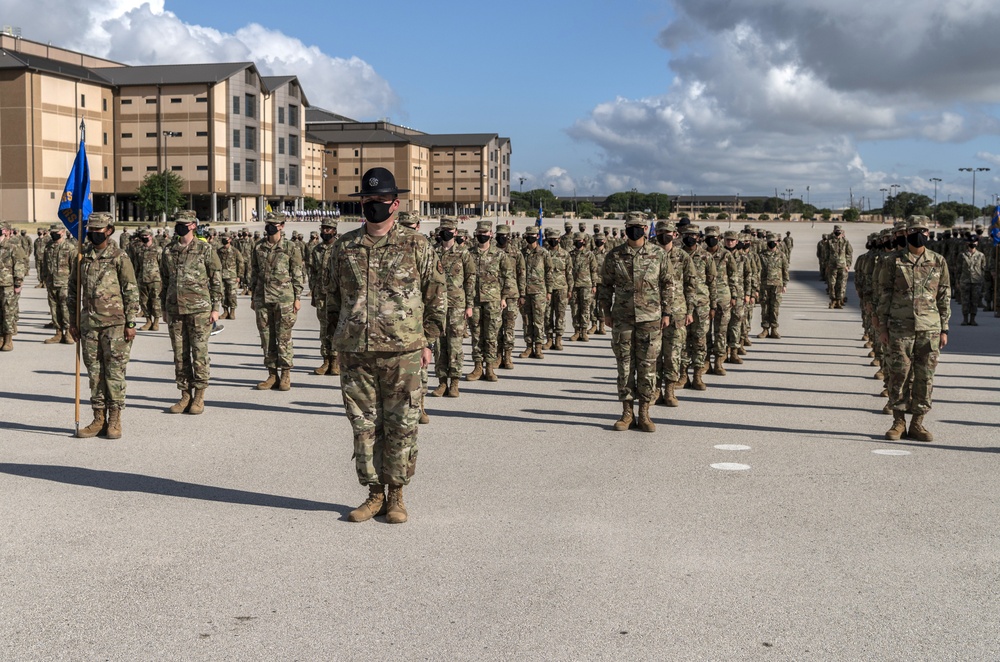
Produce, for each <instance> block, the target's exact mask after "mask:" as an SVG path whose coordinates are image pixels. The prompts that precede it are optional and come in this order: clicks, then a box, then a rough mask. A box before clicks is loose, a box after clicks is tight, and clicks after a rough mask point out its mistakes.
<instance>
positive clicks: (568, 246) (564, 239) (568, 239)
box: [559, 230, 574, 253]
mask: <svg viewBox="0 0 1000 662" xmlns="http://www.w3.org/2000/svg"><path fill="white" fill-rule="evenodd" d="M573 234H574V233H573V231H572V230H570V231H569V232H566V233H563V234H561V235H559V248H561V249H563V250H564V251H566V252H567V253H568V252H570V251H571V250H572V249H573Z"/></svg>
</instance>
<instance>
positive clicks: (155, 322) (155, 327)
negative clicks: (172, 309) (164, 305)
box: [149, 317, 160, 331]
mask: <svg viewBox="0 0 1000 662" xmlns="http://www.w3.org/2000/svg"><path fill="white" fill-rule="evenodd" d="M149 330H150V331H159V330H160V320H158V319H156V318H155V317H154V318H153V326H151V327H149Z"/></svg>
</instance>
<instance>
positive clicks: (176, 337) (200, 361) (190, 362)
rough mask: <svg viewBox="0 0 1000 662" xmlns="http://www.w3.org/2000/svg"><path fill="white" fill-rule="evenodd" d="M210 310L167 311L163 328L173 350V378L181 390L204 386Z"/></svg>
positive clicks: (210, 323) (205, 385) (207, 357)
mask: <svg viewBox="0 0 1000 662" xmlns="http://www.w3.org/2000/svg"><path fill="white" fill-rule="evenodd" d="M211 315H212V314H211V313H194V314H191V315H171V317H170V323H169V324H168V325H167V330H168V331H169V332H170V346H171V347H172V348H173V350H174V380H175V381H176V382H177V388H178V389H179V390H181V391H189V390H191V389H205V388H208V373H209V366H210V365H211V359H209V356H208V339H209V336H210V334H211V333H212V322H210V321H209V318H210V317H211Z"/></svg>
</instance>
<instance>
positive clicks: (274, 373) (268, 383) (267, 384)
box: [254, 368, 278, 391]
mask: <svg viewBox="0 0 1000 662" xmlns="http://www.w3.org/2000/svg"><path fill="white" fill-rule="evenodd" d="M277 382H278V369H277V368H268V369H267V379H265V380H264V381H262V382H260V383H259V384H257V385H256V386H254V388H255V389H257V390H258V391H266V390H268V389H271V388H274V385H275V384H276V383H277Z"/></svg>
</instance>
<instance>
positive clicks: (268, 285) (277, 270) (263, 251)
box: [250, 238, 302, 306]
mask: <svg viewBox="0 0 1000 662" xmlns="http://www.w3.org/2000/svg"><path fill="white" fill-rule="evenodd" d="M250 283H251V287H250V289H251V291H252V293H253V302H254V304H255V305H258V306H263V305H266V304H272V303H294V302H296V301H298V300H299V295H301V294H302V254H301V253H300V252H299V249H298V248H297V247H296V246H295V245H294V243H293V242H291V241H289V240H288V239H281V240H280V241H278V242H277V243H271V242H270V241H268V240H267V239H266V238H264V239H261V240H260V241H258V242H257V243H256V244H255V245H254V247H253V253H251V257H250Z"/></svg>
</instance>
